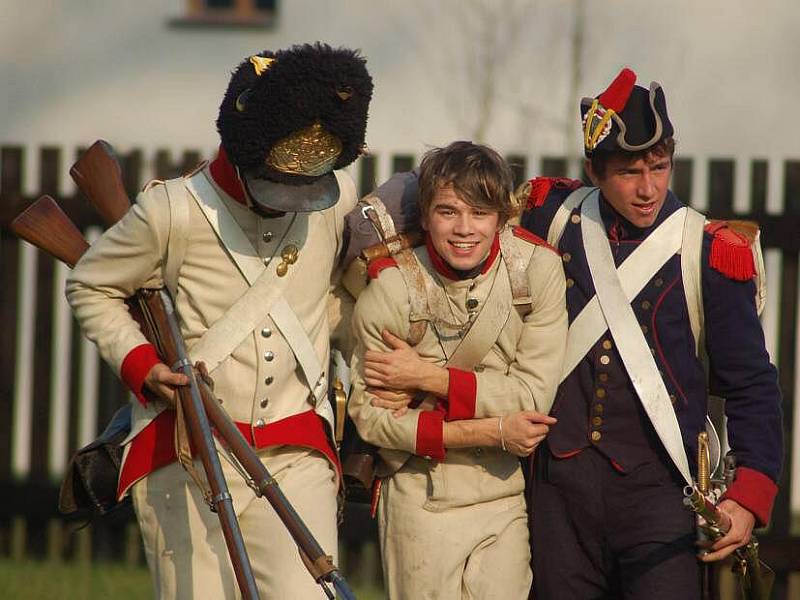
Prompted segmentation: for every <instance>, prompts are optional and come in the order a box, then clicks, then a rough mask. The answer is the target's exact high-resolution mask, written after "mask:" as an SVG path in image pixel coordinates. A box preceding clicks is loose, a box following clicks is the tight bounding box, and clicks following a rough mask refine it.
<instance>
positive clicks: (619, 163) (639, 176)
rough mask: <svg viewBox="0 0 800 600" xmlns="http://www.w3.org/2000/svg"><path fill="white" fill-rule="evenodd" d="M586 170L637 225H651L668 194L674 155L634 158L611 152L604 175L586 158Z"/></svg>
mask: <svg viewBox="0 0 800 600" xmlns="http://www.w3.org/2000/svg"><path fill="white" fill-rule="evenodd" d="M586 172H587V174H588V175H589V178H590V179H591V180H592V183H593V184H594V185H596V186H597V187H599V188H600V191H601V192H602V193H603V196H604V197H605V199H606V200H608V203H609V204H611V206H612V207H614V210H616V211H617V212H618V213H619V214H621V215H622V216H623V217H625V218H626V219H627V220H628V221H630V222H631V223H632V224H633V225H635V226H636V227H649V226H650V225H652V224H653V223H654V222H655V220H656V217H657V216H658V213H659V211H661V207H662V206H663V205H664V200H665V199H666V197H667V190H668V186H669V177H670V175H671V174H672V159H671V158H670V157H669V156H658V155H656V154H647V155H645V156H644V158H639V159H635V160H632V159H629V158H626V157H625V156H612V157H610V158H609V161H608V163H607V164H606V172H605V175H604V176H603V177H602V178H601V177H599V176H598V175H597V174H596V173H594V171H593V170H592V164H591V162H590V161H586Z"/></svg>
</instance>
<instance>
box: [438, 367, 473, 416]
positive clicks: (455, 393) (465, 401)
mask: <svg viewBox="0 0 800 600" xmlns="http://www.w3.org/2000/svg"><path fill="white" fill-rule="evenodd" d="M447 370H448V371H449V373H450V378H449V381H448V383H447V414H446V415H445V419H447V420H448V421H458V420H461V419H472V418H474V417H475V398H476V396H477V395H478V378H477V377H475V373H472V372H470V371H462V370H461V369H455V368H452V367H451V368H448V369H447Z"/></svg>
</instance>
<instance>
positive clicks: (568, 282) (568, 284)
mask: <svg viewBox="0 0 800 600" xmlns="http://www.w3.org/2000/svg"><path fill="white" fill-rule="evenodd" d="M573 285H575V280H574V279H571V278H570V277H567V287H568V288H571V287H572V286H573Z"/></svg>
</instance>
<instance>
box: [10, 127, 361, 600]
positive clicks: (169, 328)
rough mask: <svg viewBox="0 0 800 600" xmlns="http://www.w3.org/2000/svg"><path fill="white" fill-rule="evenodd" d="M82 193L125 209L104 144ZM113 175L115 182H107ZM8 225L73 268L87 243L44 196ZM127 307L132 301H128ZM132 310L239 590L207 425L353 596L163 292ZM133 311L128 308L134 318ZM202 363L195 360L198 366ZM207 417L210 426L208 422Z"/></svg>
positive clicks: (90, 161) (81, 182) (234, 527)
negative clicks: (173, 377)
mask: <svg viewBox="0 0 800 600" xmlns="http://www.w3.org/2000/svg"><path fill="white" fill-rule="evenodd" d="M70 173H71V174H72V176H73V178H74V179H75V181H76V183H77V184H78V186H79V188H80V190H81V191H82V192H83V193H84V194H85V195H86V196H87V197H88V199H89V201H90V202H91V203H92V204H93V205H94V206H95V208H96V209H97V210H98V213H99V214H100V215H101V217H103V219H104V220H105V221H106V224H108V225H112V224H113V223H114V222H116V221H117V220H119V218H121V217H122V216H123V215H124V213H125V212H126V211H127V209H128V208H129V206H130V202H129V200H128V198H127V195H125V193H124V188H123V186H122V184H121V180H120V173H121V171H120V169H119V165H118V163H117V161H116V159H115V158H114V156H113V155H112V154H111V153H110V146H108V144H106V143H105V142H102V141H101V142H97V143H95V144H94V145H93V146H92V147H91V148H90V149H89V150H88V151H87V152H86V153H85V154H84V155H83V156H82V157H81V159H79V161H78V162H77V163H76V164H75V165H74V166H73V167H72V169H71V170H70ZM109 179H116V180H117V181H116V182H114V181H108V180H109ZM12 230H14V232H15V233H16V234H17V235H19V236H20V237H21V238H23V239H25V240H27V241H29V242H30V243H32V244H34V245H36V246H38V247H39V248H41V249H43V250H45V251H46V252H48V253H50V254H52V255H53V256H54V257H55V258H57V259H59V260H62V261H63V262H65V263H66V264H67V265H70V266H72V265H75V264H76V263H77V261H78V259H79V258H80V256H81V255H82V254H83V252H85V250H86V249H87V248H88V244H87V243H86V241H85V240H84V239H83V236H82V235H81V233H80V231H78V229H77V228H76V227H75V226H74V224H73V223H72V222H71V221H70V220H69V218H68V217H67V216H66V215H65V214H64V213H63V211H61V209H60V208H59V207H58V205H57V204H56V203H55V202H54V201H53V200H52V198H49V197H47V196H44V197H42V198H40V199H39V200H38V201H37V202H34V203H33V204H32V205H31V206H30V207H29V208H28V209H26V210H25V211H24V212H23V213H22V214H21V215H19V216H18V217H17V219H15V220H14V222H13V223H12ZM129 304H130V300H129ZM134 304H135V306H134V307H135V308H138V309H141V313H142V314H141V315H140V316H139V317H140V318H138V319H137V321H138V322H139V324H140V326H141V327H142V331H143V333H144V334H145V336H146V337H147V338H148V340H149V341H151V343H153V344H154V345H155V346H156V348H157V349H158V350H159V353H160V357H161V358H162V360H163V361H164V362H165V363H166V364H168V365H170V366H171V367H172V369H173V370H174V371H180V372H182V373H184V374H185V375H187V377H188V378H189V381H190V384H189V385H188V386H182V387H180V388H178V393H179V394H178V395H179V406H180V409H181V412H183V413H184V415H185V416H186V420H187V422H188V427H189V431H190V436H191V439H192V441H193V442H194V445H195V447H196V448H197V449H198V453H199V454H200V458H201V462H202V463H203V467H204V470H205V473H206V478H207V480H208V482H209V486H210V488H211V490H210V493H206V496H207V501H209V505H210V507H211V510H213V511H215V512H217V514H218V516H219V518H220V523H221V525H222V530H223V535H224V538H225V542H226V545H227V547H228V552H229V555H230V557H231V563H232V565H233V568H234V573H235V575H236V579H237V583H238V585H239V589H240V590H241V592H242V596H243V597H244V598H246V599H251V598H258V597H259V596H258V590H257V588H256V584H255V578H254V576H253V573H252V568H251V566H250V561H249V558H248V556H247V550H246V548H245V546H244V541H243V539H242V535H241V530H240V529H239V524H238V521H237V520H236V515H235V513H234V511H233V503H232V500H231V496H230V493H229V492H228V488H227V483H226V482H225V478H224V476H223V473H222V469H221V466H220V462H219V456H218V454H217V452H216V446H215V443H214V437H213V435H212V433H211V424H213V426H214V428H215V429H216V431H217V434H218V435H219V437H221V438H222V442H223V444H224V446H225V447H226V448H227V449H229V450H230V452H231V453H232V454H233V456H234V458H235V460H236V461H237V462H238V464H239V465H240V466H241V467H243V468H244V470H245V471H246V472H247V473H248V475H249V477H250V479H251V481H249V482H248V483H251V485H252V487H253V489H254V490H255V491H256V494H257V495H259V496H262V495H263V496H265V497H266V498H267V500H268V501H269V502H270V504H272V506H273V508H274V509H275V511H276V513H277V515H278V516H279V517H280V519H281V520H282V522H283V523H284V525H285V526H286V527H287V529H288V531H289V533H290V534H291V535H292V537H293V539H294V541H295V543H296V544H297V545H298V548H299V550H300V555H301V558H302V559H303V562H304V563H305V565H306V567H307V568H308V569H309V572H310V573H311V575H312V576H313V577H314V579H315V580H316V581H317V583H319V584H320V586H321V587H322V588H323V590H324V591H325V594H326V595H327V596H328V597H329V598H334V595H333V592H332V591H331V590H330V589H329V587H328V583H330V584H332V585H333V586H334V588H335V590H336V591H337V592H338V593H339V594H340V596H341V597H343V598H345V599H354V598H355V596H354V594H353V592H352V590H351V589H350V587H349V585H348V584H347V581H346V580H345V579H344V577H342V575H341V574H340V573H339V571H338V569H337V568H336V566H335V565H334V564H333V561H332V559H331V557H329V556H328V555H326V554H325V553H324V552H323V551H322V548H321V547H320V546H319V544H318V543H317V541H316V539H315V538H314V537H313V535H312V534H311V532H310V531H309V530H308V528H307V527H306V526H305V524H304V523H303V521H302V520H301V519H300V517H299V515H298V514H297V513H296V511H295V510H294V508H293V507H292V506H291V504H290V503H289V501H288V500H287V499H286V497H285V496H284V495H283V493H282V492H281V490H280V488H279V487H278V485H277V483H276V482H275V480H274V479H273V478H272V476H271V475H270V474H269V472H268V470H267V469H266V467H264V465H263V464H262V463H261V460H260V459H259V458H258V455H257V454H256V453H255V451H254V450H253V449H252V447H250V445H249V444H248V443H247V442H246V440H245V439H244V438H243V437H242V434H241V433H240V432H239V430H238V429H237V428H236V426H235V425H234V424H233V422H232V421H231V420H230V417H228V415H227V413H225V411H223V410H222V409H221V408H220V407H219V403H218V401H217V400H216V399H215V398H214V396H213V394H212V392H211V390H210V388H209V387H208V385H207V384H206V382H205V380H204V378H202V377H197V376H196V375H195V370H194V369H193V368H192V365H191V363H190V361H189V359H188V356H187V353H186V349H185V346H184V342H183V338H182V335H181V333H180V328H179V325H178V320H177V315H176V313H175V310H174V304H173V302H172V299H171V298H170V296H169V293H168V292H167V290H166V289H164V288H161V289H157V290H139V291H138V292H137V294H136V302H135V303H134ZM137 312H139V311H136V310H133V311H132V315H133V316H134V317H136V316H137V315H136V313H137ZM198 367H200V365H198ZM209 420H210V421H211V424H210V423H209Z"/></svg>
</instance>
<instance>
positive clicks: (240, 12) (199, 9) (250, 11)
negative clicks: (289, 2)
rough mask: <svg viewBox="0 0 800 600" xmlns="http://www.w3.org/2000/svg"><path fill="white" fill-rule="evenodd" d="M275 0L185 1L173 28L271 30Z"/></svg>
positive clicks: (274, 16)
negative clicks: (182, 12)
mask: <svg viewBox="0 0 800 600" xmlns="http://www.w3.org/2000/svg"><path fill="white" fill-rule="evenodd" d="M277 4H278V0H186V5H185V6H186V13H185V15H184V16H182V17H179V18H177V19H174V20H173V21H171V23H170V24H171V25H173V26H176V27H237V28H238V27H252V28H264V27H273V26H274V25H275V20H276V16H277Z"/></svg>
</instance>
